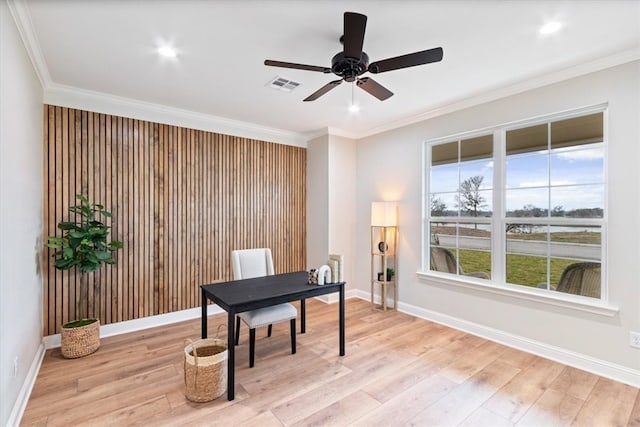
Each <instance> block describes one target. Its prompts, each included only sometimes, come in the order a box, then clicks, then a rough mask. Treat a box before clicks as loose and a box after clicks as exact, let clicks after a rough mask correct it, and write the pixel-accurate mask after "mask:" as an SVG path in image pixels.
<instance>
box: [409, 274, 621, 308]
mask: <svg viewBox="0 0 640 427" xmlns="http://www.w3.org/2000/svg"><path fill="white" fill-rule="evenodd" d="M416 274H417V276H418V278H419V279H420V280H422V281H429V282H430V283H435V284H437V285H447V286H448V285H454V286H459V287H462V288H467V289H473V290H476V291H481V292H488V293H492V294H497V295H503V296H508V297H512V298H518V299H523V300H526V301H534V302H538V303H540V304H548V305H553V306H556V307H564V308H569V309H572V310H578V311H583V312H587V313H592V314H598V315H601V316H607V317H613V316H615V315H616V314H618V312H619V308H618V307H615V306H612V305H609V304H608V303H606V302H604V301H600V300H598V301H597V302H596V301H588V300H587V298H586V297H580V296H573V295H563V296H561V297H560V296H554V295H549V294H548V293H547V292H548V291H545V290H538V289H533V288H523V289H519V288H520V287H519V286H518V287H516V286H514V285H505V286H498V285H494V284H492V283H491V282H489V281H486V280H481V279H474V278H473V277H465V278H459V277H457V276H455V278H454V277H453V276H451V275H448V274H441V273H434V272H431V271H429V272H426V271H418V272H417V273H416ZM589 299H590V298H589Z"/></svg>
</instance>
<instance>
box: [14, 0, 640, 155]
mask: <svg viewBox="0 0 640 427" xmlns="http://www.w3.org/2000/svg"><path fill="white" fill-rule="evenodd" d="M7 5H8V6H9V10H10V12H11V14H12V16H13V19H14V21H15V22H16V26H17V28H18V31H19V33H20V36H21V37H22V40H23V43H24V45H25V48H26V50H27V53H28V55H29V58H30V59H31V62H32V63H33V65H34V69H35V72H36V74H37V76H38V79H39V80H40V82H41V84H42V86H43V89H44V97H45V99H44V102H45V103H48V104H51V105H62V106H67V107H74V108H81V109H87V110H91V111H96V112H101V113H107V114H115V115H120V116H128V117H135V118H138V119H144V120H150V121H155V122H159V123H167V124H172V125H178V126H185V127H190V128H194V129H201V130H207V131H211V132H218V133H224V134H228V135H234V136H240V137H245V138H253V139H259V140H264V141H270V142H276V143H282V144H287V145H295V146H301V147H306V144H307V141H309V140H311V139H313V138H316V137H318V136H321V135H336V136H341V137H344V138H349V139H353V140H358V139H362V138H366V137H369V136H372V135H376V134H379V133H383V132H387V131H390V130H394V129H398V128H401V127H404V126H408V125H412V124H414V123H418V122H421V121H425V120H429V119H432V118H434V117H438V116H442V115H445V114H449V113H453V112H455V111H458V110H462V109H465V108H470V107H474V106H477V105H480V104H484V103H487V102H491V101H495V100H497V99H500V98H505V97H508V96H512V95H516V94H518V93H522V92H525V91H528V90H532V89H536V88H539V87H542V86H547V85H550V84H553V83H558V82H561V81H564V80H568V79H571V78H575V77H579V76H582V75H586V74H589V73H593V72H597V71H600V70H603V69H606V68H610V67H614V66H616V65H622V64H625V63H628V62H632V61H636V60H639V59H640V47H634V48H632V49H628V50H625V51H621V52H618V53H617V54H613V55H610V56H606V57H604V58H599V59H597V60H594V61H590V62H586V63H583V64H579V65H576V66H573V67H568V68H564V69H561V70H557V71H554V72H551V73H547V74H545V75H542V76H538V77H534V78H531V79H527V80H524V81H521V82H517V83H515V84H512V85H509V86H505V87H502V88H497V89H495V90H489V91H487V92H483V93H480V94H477V95H475V96H471V97H468V98H464V99H460V100H458V101H457V102H453V103H450V104H446V105H442V106H439V107H436V108H433V109H430V110H428V111H424V112H422V113H419V114H416V115H413V116H410V117H406V118H403V119H400V120H395V121H391V122H387V123H385V124H382V125H380V126H377V127H373V128H370V129H367V130H366V131H362V132H351V131H348V130H344V129H339V128H333V127H327V128H323V129H319V130H315V131H311V132H304V133H302V132H292V131H287V130H283V129H276V128H270V127H267V126H261V125H257V124H253V123H249V122H243V121H240V120H234V119H229V118H225V117H218V116H213V115H208V114H204V113H199V112H194V111H189V110H183V109H179V108H174V107H169V106H165V105H160V104H154V103H149V102H144V101H139V100H135V99H131V98H125V97H119V96H115V95H110V94H106V93H101V92H94V91H90V90H86V89H80V88H75V87H71V86H65V85H60V84H57V83H54V82H53V81H52V79H51V75H50V74H49V69H48V67H47V65H46V61H45V60H44V56H43V54H42V51H41V50H40V44H39V41H38V37H37V35H36V33H35V31H34V27H33V23H32V20H31V15H30V12H29V9H28V5H27V4H26V3H25V2H23V1H21V0H7Z"/></svg>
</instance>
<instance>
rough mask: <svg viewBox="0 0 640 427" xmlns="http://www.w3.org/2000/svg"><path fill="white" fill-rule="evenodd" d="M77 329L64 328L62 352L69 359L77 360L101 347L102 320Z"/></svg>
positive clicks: (96, 320)
mask: <svg viewBox="0 0 640 427" xmlns="http://www.w3.org/2000/svg"><path fill="white" fill-rule="evenodd" d="M94 320H95V322H93V323H89V324H88V325H84V326H79V327H76V328H66V327H65V326H64V325H63V326H62V332H61V338H62V343H61V346H60V350H61V351H62V355H63V356H64V357H66V358H67V359H77V358H78V357H83V356H86V355H88V354H91V353H93V352H95V351H96V350H97V349H98V348H99V347H100V320H98V319H94Z"/></svg>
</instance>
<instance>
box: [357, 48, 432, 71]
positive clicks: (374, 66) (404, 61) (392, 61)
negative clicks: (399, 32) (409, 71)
mask: <svg viewBox="0 0 640 427" xmlns="http://www.w3.org/2000/svg"><path fill="white" fill-rule="evenodd" d="M443 55H444V52H443V50H442V48H441V47H436V48H435V49H429V50H423V51H421V52H414V53H409V54H407V55H401V56H396V57H394V58H388V59H383V60H382V61H376V62H372V63H371V64H369V72H370V73H373V74H377V73H384V72H385V71H391V70H398V69H400V68H407V67H414V66H416V65H423V64H429V63H432V62H438V61H442V57H443Z"/></svg>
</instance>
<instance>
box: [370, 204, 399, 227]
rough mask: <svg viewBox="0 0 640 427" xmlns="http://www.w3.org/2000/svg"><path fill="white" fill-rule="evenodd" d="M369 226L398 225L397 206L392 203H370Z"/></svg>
mask: <svg viewBox="0 0 640 427" xmlns="http://www.w3.org/2000/svg"><path fill="white" fill-rule="evenodd" d="M371 225H374V226H377V227H394V226H396V225H398V206H397V205H396V204H395V203H393V202H373V203H371Z"/></svg>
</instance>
